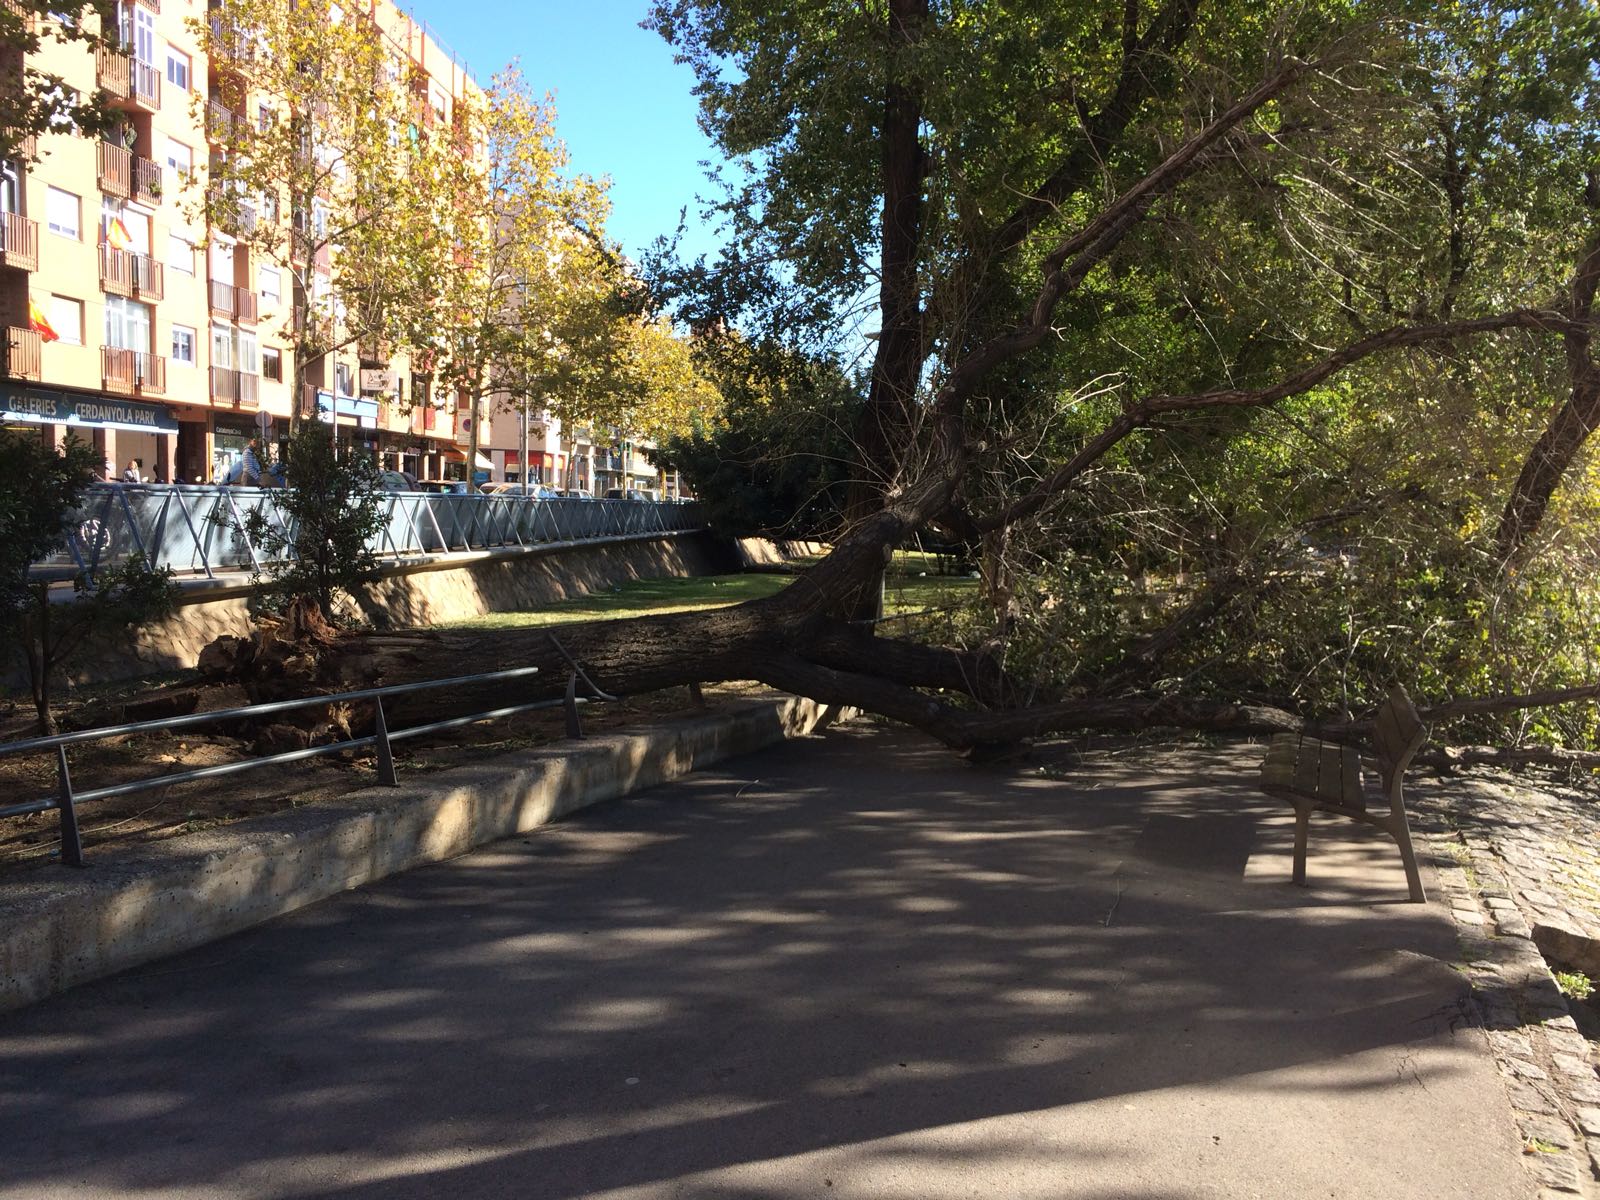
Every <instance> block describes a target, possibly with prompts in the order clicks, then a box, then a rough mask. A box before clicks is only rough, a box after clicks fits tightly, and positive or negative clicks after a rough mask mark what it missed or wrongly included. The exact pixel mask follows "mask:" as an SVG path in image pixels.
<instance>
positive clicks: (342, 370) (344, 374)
mask: <svg viewBox="0 0 1600 1200" xmlns="http://www.w3.org/2000/svg"><path fill="white" fill-rule="evenodd" d="M333 374H334V380H335V381H336V382H335V387H336V388H337V389H338V392H339V395H341V396H354V395H355V394H356V388H355V382H356V381H355V376H354V374H352V373H351V370H350V364H349V363H339V364H337V365H336V366H335V367H334V368H333Z"/></svg>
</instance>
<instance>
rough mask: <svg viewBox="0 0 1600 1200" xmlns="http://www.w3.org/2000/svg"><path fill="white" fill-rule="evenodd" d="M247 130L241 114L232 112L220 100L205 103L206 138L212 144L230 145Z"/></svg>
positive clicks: (245, 121)
mask: <svg viewBox="0 0 1600 1200" xmlns="http://www.w3.org/2000/svg"><path fill="white" fill-rule="evenodd" d="M249 129H250V122H249V121H247V120H245V116H244V114H243V113H238V112H234V111H233V109H231V108H229V107H228V106H227V105H226V104H224V103H223V102H222V101H220V100H207V101H206V137H207V138H208V139H209V140H211V141H212V142H215V143H217V144H219V145H230V144H232V143H234V142H237V141H238V140H239V139H240V137H241V135H243V134H244V133H247V132H248V131H249Z"/></svg>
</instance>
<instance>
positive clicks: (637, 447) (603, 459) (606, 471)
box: [483, 397, 683, 500]
mask: <svg viewBox="0 0 1600 1200" xmlns="http://www.w3.org/2000/svg"><path fill="white" fill-rule="evenodd" d="M488 407H489V408H491V409H492V410H493V411H494V412H495V413H496V414H497V416H496V420H495V422H494V425H493V427H492V429H491V436H490V437H489V438H488V440H486V441H485V442H484V446H485V447H486V454H487V457H488V459H489V465H488V466H487V467H484V468H483V470H485V471H488V472H489V473H490V476H491V478H493V479H495V480H497V481H501V482H505V483H522V482H523V481H524V480H526V481H527V482H529V483H537V484H544V485H546V486H549V487H555V488H563V489H564V488H580V489H582V490H584V491H587V492H589V493H591V494H592V495H595V496H603V495H604V494H605V493H606V492H607V491H609V490H611V489H612V488H617V489H620V490H622V491H629V490H632V491H639V492H646V493H650V494H653V495H655V496H656V497H658V498H659V499H662V500H678V499H682V498H683V489H682V483H681V481H680V480H679V478H678V475H677V472H675V471H661V470H659V469H658V468H657V467H656V465H655V464H654V463H652V462H651V461H650V459H649V458H648V456H647V455H646V454H645V451H646V450H647V449H651V448H653V447H654V445H655V443H654V442H651V441H648V440H646V439H640V438H630V437H628V436H627V435H626V434H625V433H624V432H623V431H622V430H620V429H617V428H615V427H612V428H609V429H604V430H600V431H598V437H597V431H595V430H590V429H576V430H573V429H567V428H564V427H563V425H562V422H561V419H560V418H559V417H556V416H554V415H552V414H551V413H550V412H548V411H546V410H543V409H532V410H530V411H528V413H527V414H526V419H527V424H528V435H527V458H526V460H525V461H526V466H524V459H523V439H522V423H523V419H524V415H523V413H522V412H521V411H520V410H519V409H518V408H516V407H515V406H513V405H511V404H509V403H508V402H507V401H506V400H505V399H504V397H496V402H495V403H493V404H491V405H489V406H488Z"/></svg>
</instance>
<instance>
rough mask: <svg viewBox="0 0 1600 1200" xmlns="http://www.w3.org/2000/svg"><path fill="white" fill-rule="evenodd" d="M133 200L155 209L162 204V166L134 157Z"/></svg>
mask: <svg viewBox="0 0 1600 1200" xmlns="http://www.w3.org/2000/svg"><path fill="white" fill-rule="evenodd" d="M133 198H134V199H135V200H136V201H138V202H139V203H140V204H148V205H151V206H152V207H154V206H155V205H157V204H160V203H161V164H160V163H158V162H152V161H151V160H150V159H148V158H140V157H139V156H138V155H137V154H135V155H134V156H133Z"/></svg>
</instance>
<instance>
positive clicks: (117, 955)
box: [0, 697, 846, 1012]
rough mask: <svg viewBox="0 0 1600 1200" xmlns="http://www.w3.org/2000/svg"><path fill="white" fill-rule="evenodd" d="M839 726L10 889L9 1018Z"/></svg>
mask: <svg viewBox="0 0 1600 1200" xmlns="http://www.w3.org/2000/svg"><path fill="white" fill-rule="evenodd" d="M841 715H846V713H841V712H840V710H836V709H831V708H827V707H825V706H822V705H819V704H816V703H815V702H813V701H810V700H802V699H798V698H794V697H785V698H781V699H774V700H763V701H760V702H757V703H754V704H746V705H743V706H741V707H739V708H737V709H735V710H733V711H731V712H726V713H716V714H708V715H706V716H701V717H693V718H689V719H687V720H682V721H673V722H670V723H665V724H662V725H658V726H653V727H650V728H645V729H641V730H639V731H637V732H623V733H613V734H606V735H604V736H598V737H594V738H591V739H589V740H587V741H584V742H579V743H568V744H566V745H564V746H562V748H560V749H559V750H556V749H545V750H534V751H527V752H524V753H520V754H509V755H504V756H501V757H497V758H494V759H491V760H488V761H486V762H485V763H483V764H482V765H478V766H470V767H458V768H454V769H452V770H449V771H444V772H441V773H439V774H437V775H433V776H428V777H422V778H419V779H417V780H416V781H415V782H405V781H402V784H401V786H400V787H399V788H367V789H363V790H362V791H359V792H354V793H351V794H350V795H347V796H343V797H341V798H339V799H338V800H333V801H329V802H326V803H321V804H317V805H313V806H309V807H307V808H303V809H299V810H296V811H293V812H287V813H281V814H277V815H274V816H271V817H263V818H258V819H255V820H250V821H241V822H239V823H237V824H235V825H230V826H225V827H223V828H221V829H217V830H212V831H208V832H204V833H197V834H192V835H190V836H187V837H184V838H178V839H172V840H169V841H163V842H155V843H151V844H148V845H143V846H135V847H129V848H127V849H123V850H102V851H100V852H99V853H98V854H94V853H93V852H92V851H91V858H90V860H91V863H93V865H92V866H91V867H89V868H88V869H86V870H83V871H72V870H68V869H66V868H61V869H60V870H59V871H57V870H51V871H48V872H38V873H36V874H35V875H34V876H32V877H30V878H28V879H26V880H23V881H22V882H19V883H16V884H12V885H4V886H0V1012H4V1011H6V1010H9V1009H13V1008H19V1007H21V1006H23V1005H25V1004H31V1003H34V1002H35V1001H38V1000H42V999H44V998H45V997H47V996H50V995H54V994H55V993H57V992H61V991H64V990H66V989H67V988H70V987H73V986H75V985H76V984H80V983H85V982H87V981H89V980H91V979H97V978H100V977H101V976H104V975H109V974H112V973H113V972H116V971H121V970H125V969H126V968H128V967H133V966H137V965H138V964H140V963H144V962H149V961H150V960H152V959H156V958H161V957H164V956H166V955H169V954H175V953H177V952H178V951H181V950H187V949H190V948H192V947H194V946H199V945H203V944H204V943H206V942H210V941H215V940H216V939H218V938H222V937H226V936H227V935H229V934H231V933H237V932H238V931H239V930H242V929H247V928H249V927H250V926H252V925H258V924H260V923H261V922H263V921H267V920H270V919H271V918H273V917H276V916H280V915H282V914H283V913H287V912H292V911H293V910H295V909H297V908H302V907H304V906H305V905H307V904H312V903H315V902H316V901H318V900H322V899H325V898H327V897H328V896H332V895H334V894H336V893H338V892H342V891H346V890H348V889H350V888H355V887H360V886H361V885H362V884H365V883H370V882H372V881H373V880H376V879H382V878H383V877H384V876H385V875H390V874H393V873H395V872H397V871H404V870H408V869H409V868H411V867H416V866H421V865H422V864H424V863H431V862H439V861H441V860H443V859H448V858H454V857H456V856H457V855H460V854H464V853H466V852H467V851H468V850H471V849H473V848H474V847H476V846H480V845H483V844H484V843H486V842H492V841H494V840H496V839H498V838H504V837H510V836H512V835H513V834H517V833H522V832H525V831H527V830H529V829H533V828H535V827H537V826H539V825H543V824H546V823H548V822H550V821H553V820H555V819H556V818H558V817H561V816H563V815H565V814H567V813H570V812H573V811H575V810H577V809H580V808H583V807H585V806H587V805H590V804H595V803H598V802H600V801H602V800H610V799H613V798H615V797H618V796H623V795H626V794H628V793H629V792H633V791H636V790H638V789H640V788H647V787H651V786H654V785H655V784H658V783H664V782H667V781H669V780H673V779H677V778H679V777H681V776H683V775H686V774H688V773H689V772H690V771H693V770H696V769H698V768H701V767H706V766H709V765H711V764H712V763H716V762H719V761H721V760H723V759H725V758H729V757H732V756H734V755H738V754H747V753H750V752H751V751H754V750H760V749H762V748H764V747H767V746H771V745H775V744H777V743H779V742H781V741H783V740H785V739H786V738H791V737H799V736H802V735H804V734H806V733H809V732H811V731H812V730H813V729H816V728H818V727H819V726H821V725H825V724H827V723H828V722H829V721H831V720H833V719H834V718H835V717H837V716H841Z"/></svg>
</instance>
